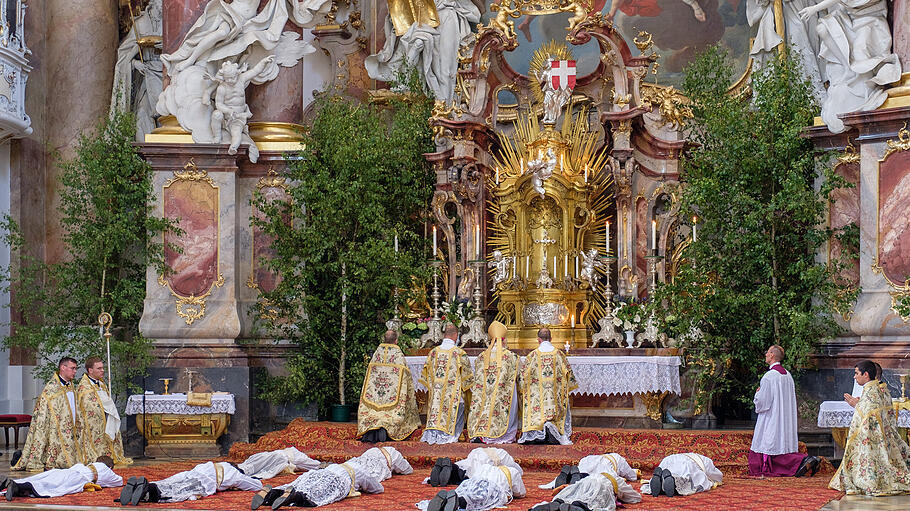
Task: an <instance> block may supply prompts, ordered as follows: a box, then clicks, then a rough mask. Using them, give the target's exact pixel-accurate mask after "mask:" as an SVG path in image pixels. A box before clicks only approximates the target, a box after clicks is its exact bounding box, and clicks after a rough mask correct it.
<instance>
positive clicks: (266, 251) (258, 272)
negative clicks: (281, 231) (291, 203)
mask: <svg viewBox="0 0 910 511" xmlns="http://www.w3.org/2000/svg"><path fill="white" fill-rule="evenodd" d="M260 192H261V193H262V196H263V198H264V199H265V200H266V201H268V202H287V200H288V193H287V190H285V189H284V188H282V187H280V186H267V187H264V188H262V189H261V190H260ZM253 216H254V217H255V218H257V219H259V220H263V219H264V218H265V214H264V213H263V212H262V211H260V210H259V209H258V208H256V207H255V206H253ZM285 221H286V223H288V224H290V222H291V219H290V218H286V219H285ZM252 230H253V281H254V282H255V283H256V285H258V286H259V289H261V290H262V291H266V292H268V291H272V290H274V289H275V288H276V287H277V286H278V284H279V283H280V282H281V275H280V274H278V273H276V272H273V271H272V270H270V269H268V268H266V267H264V266H263V264H262V261H263V260H268V259H272V258H273V257H275V255H276V252H275V249H274V248H273V247H272V241H273V240H274V237H273V236H271V235H269V234H267V233H265V232H263V231H262V229H261V228H260V227H258V226H257V225H255V224H254V225H253V229H252Z"/></svg>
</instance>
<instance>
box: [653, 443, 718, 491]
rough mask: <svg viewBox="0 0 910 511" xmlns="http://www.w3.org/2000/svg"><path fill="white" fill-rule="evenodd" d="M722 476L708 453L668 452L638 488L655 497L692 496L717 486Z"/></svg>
mask: <svg viewBox="0 0 910 511" xmlns="http://www.w3.org/2000/svg"><path fill="white" fill-rule="evenodd" d="M723 479H724V475H723V474H722V473H721V472H720V470H717V468H716V467H715V466H714V462H713V461H711V458H708V457H707V456H702V455H701V454H696V453H694V452H685V453H682V454H671V455H669V456H667V457H666V458H664V459H663V460H661V462H660V465H658V466H657V468H655V469H654V476H653V477H652V478H651V480H650V481H645V483H644V484H643V485H641V491H642V493H651V495H652V496H654V497H657V496H658V495H660V494H661V493H663V494H664V495H666V496H668V497H673V496H674V495H683V496H685V495H692V494H694V493H698V492H703V491H708V490H710V489H713V488H714V487H716V486H719V485H720V484H721V483H722V482H723Z"/></svg>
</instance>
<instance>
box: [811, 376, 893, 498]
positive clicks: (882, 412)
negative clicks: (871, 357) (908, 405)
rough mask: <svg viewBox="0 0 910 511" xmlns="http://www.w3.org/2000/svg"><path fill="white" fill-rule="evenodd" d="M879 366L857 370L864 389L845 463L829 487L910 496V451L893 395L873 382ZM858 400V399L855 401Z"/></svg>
mask: <svg viewBox="0 0 910 511" xmlns="http://www.w3.org/2000/svg"><path fill="white" fill-rule="evenodd" d="M873 375H875V364H873V363H872V362H870V361H868V360H863V361H862V362H860V363H859V364H857V365H856V367H855V368H854V379H855V380H856V382H857V383H859V384H860V385H862V386H863V395H862V397H860V398H859V400H858V401H853V400H848V402H850V404H854V403H855V407H856V411H854V412H853V422H851V423H850V432H849V434H848V435H847V446H846V447H845V448H844V459H843V461H841V464H840V467H838V469H837V472H835V473H834V477H832V478H831V482H830V483H828V486H829V487H830V488H832V489H834V490H840V491H845V492H847V494H848V495H856V494H860V495H874V496H881V495H898V494H901V493H910V467H908V460H910V447H908V446H907V443H906V442H904V440H903V439H901V437H900V434H899V433H898V431H897V414H896V413H895V411H894V407H893V406H892V404H891V393H890V392H888V390H887V388H884V389H883V388H881V387H880V386H879V381H878V380H875V379H873ZM854 399H855V398H854Z"/></svg>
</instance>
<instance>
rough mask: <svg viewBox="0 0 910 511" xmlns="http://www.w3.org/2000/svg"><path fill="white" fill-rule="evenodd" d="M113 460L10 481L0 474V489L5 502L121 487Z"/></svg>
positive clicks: (103, 458)
mask: <svg viewBox="0 0 910 511" xmlns="http://www.w3.org/2000/svg"><path fill="white" fill-rule="evenodd" d="M112 468H114V461H113V460H112V459H111V458H110V457H108V456H102V457H101V458H98V461H96V462H94V463H90V464H88V465H83V464H82V463H77V464H75V465H73V466H72V467H70V468H55V469H51V470H48V471H47V472H42V473H40V474H36V475H33V476H29V477H26V478H23V479H16V480H10V479H7V478H6V477H2V476H0V490H2V489H4V488H5V489H6V500H7V502H10V501H12V500H13V499H14V498H16V497H26V498H28V497H62V496H64V495H70V494H73V493H80V492H82V491H84V490H86V489H87V488H90V487H93V489H99V490H100V489H101V488H115V487H117V486H123V478H122V477H120V476H118V475H117V474H115V473H114V471H113V470H111V469H112Z"/></svg>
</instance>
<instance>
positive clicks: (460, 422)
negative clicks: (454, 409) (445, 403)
mask: <svg viewBox="0 0 910 511" xmlns="http://www.w3.org/2000/svg"><path fill="white" fill-rule="evenodd" d="M464 421H465V419H464V402H461V403H459V404H458V418H457V419H456V420H455V432H454V434H452V435H450V434H448V433H446V432H445V431H440V430H438V429H425V430H423V434H422V435H420V441H421V442H426V443H428V444H430V445H435V444H453V443H455V442H457V441H458V437H460V436H461V432H462V431H464Z"/></svg>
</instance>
